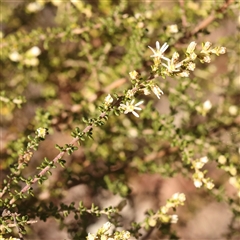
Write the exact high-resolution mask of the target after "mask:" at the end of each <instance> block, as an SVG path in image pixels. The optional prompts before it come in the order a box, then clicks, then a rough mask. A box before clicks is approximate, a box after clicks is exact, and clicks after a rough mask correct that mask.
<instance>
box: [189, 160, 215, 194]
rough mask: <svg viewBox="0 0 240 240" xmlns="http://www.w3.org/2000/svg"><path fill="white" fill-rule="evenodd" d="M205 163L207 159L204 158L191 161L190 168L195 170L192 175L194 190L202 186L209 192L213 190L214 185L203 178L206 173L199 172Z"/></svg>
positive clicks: (209, 180) (208, 179)
mask: <svg viewBox="0 0 240 240" xmlns="http://www.w3.org/2000/svg"><path fill="white" fill-rule="evenodd" d="M207 162H208V158H207V157H206V156H205V157H202V158H200V159H196V160H194V161H192V167H193V168H194V170H195V173H194V174H193V175H192V178H193V183H194V185H195V187H196V188H200V187H202V186H203V185H204V186H205V187H206V188H207V189H210V190H211V189H213V188H214V183H213V181H212V179H210V178H206V177H205V174H206V173H207V171H206V170H205V171H202V170H201V169H202V168H203V166H204V165H205V164H206V163H207Z"/></svg>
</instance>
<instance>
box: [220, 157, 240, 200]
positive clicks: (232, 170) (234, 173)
mask: <svg viewBox="0 0 240 240" xmlns="http://www.w3.org/2000/svg"><path fill="white" fill-rule="evenodd" d="M218 162H219V164H220V168H221V169H223V170H224V171H226V172H228V173H229V174H230V175H231V177H230V178H229V183H230V184H231V185H232V186H233V187H235V188H236V189H237V195H238V197H239V198H240V175H239V172H238V167H237V164H236V163H233V162H231V160H228V159H227V158H226V157H225V156H224V155H220V156H219V157H218Z"/></svg>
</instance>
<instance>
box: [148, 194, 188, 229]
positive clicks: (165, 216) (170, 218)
mask: <svg viewBox="0 0 240 240" xmlns="http://www.w3.org/2000/svg"><path fill="white" fill-rule="evenodd" d="M185 200H186V196H185V194H184V193H175V194H173V196H172V197H171V198H170V199H168V200H167V203H166V205H165V206H163V207H161V208H160V210H159V211H158V212H157V214H155V215H152V216H150V217H149V219H148V223H149V225H150V226H152V227H154V226H155V225H156V224H157V219H159V220H160V221H161V222H162V223H177V221H178V215H176V214H173V215H170V214H169V211H170V210H171V209H175V208H176V207H178V206H182V205H184V202H185Z"/></svg>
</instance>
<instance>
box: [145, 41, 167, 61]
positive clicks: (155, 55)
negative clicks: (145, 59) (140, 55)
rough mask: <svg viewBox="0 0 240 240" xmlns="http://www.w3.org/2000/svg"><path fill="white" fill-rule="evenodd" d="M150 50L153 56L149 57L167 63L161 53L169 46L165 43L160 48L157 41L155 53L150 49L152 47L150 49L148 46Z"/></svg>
mask: <svg viewBox="0 0 240 240" xmlns="http://www.w3.org/2000/svg"><path fill="white" fill-rule="evenodd" d="M148 47H149V48H150V49H151V50H152V52H153V55H151V56H150V57H154V58H158V59H160V58H162V59H164V60H166V61H168V60H169V59H168V58H166V57H164V56H163V53H164V52H165V51H166V50H167V48H168V47H169V45H168V44H167V43H164V44H163V45H162V47H160V43H159V42H158V41H157V42H156V49H157V50H156V51H155V50H154V49H153V48H152V47H150V46H148Z"/></svg>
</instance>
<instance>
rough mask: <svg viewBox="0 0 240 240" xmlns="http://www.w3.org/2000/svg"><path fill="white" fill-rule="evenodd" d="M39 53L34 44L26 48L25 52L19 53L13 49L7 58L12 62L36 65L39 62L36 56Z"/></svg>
mask: <svg viewBox="0 0 240 240" xmlns="http://www.w3.org/2000/svg"><path fill="white" fill-rule="evenodd" d="M40 54H41V50H40V49H39V47H37V46H34V47H32V48H30V49H29V50H27V51H26V52H25V53H23V54H20V53H19V52H17V51H13V52H12V53H10V54H9V56H8V57H9V59H10V60H11V61H13V62H21V63H22V64H24V65H26V66H33V67H34V66H37V65H38V64H39V59H38V58H37V57H38V56H39V55H40Z"/></svg>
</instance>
